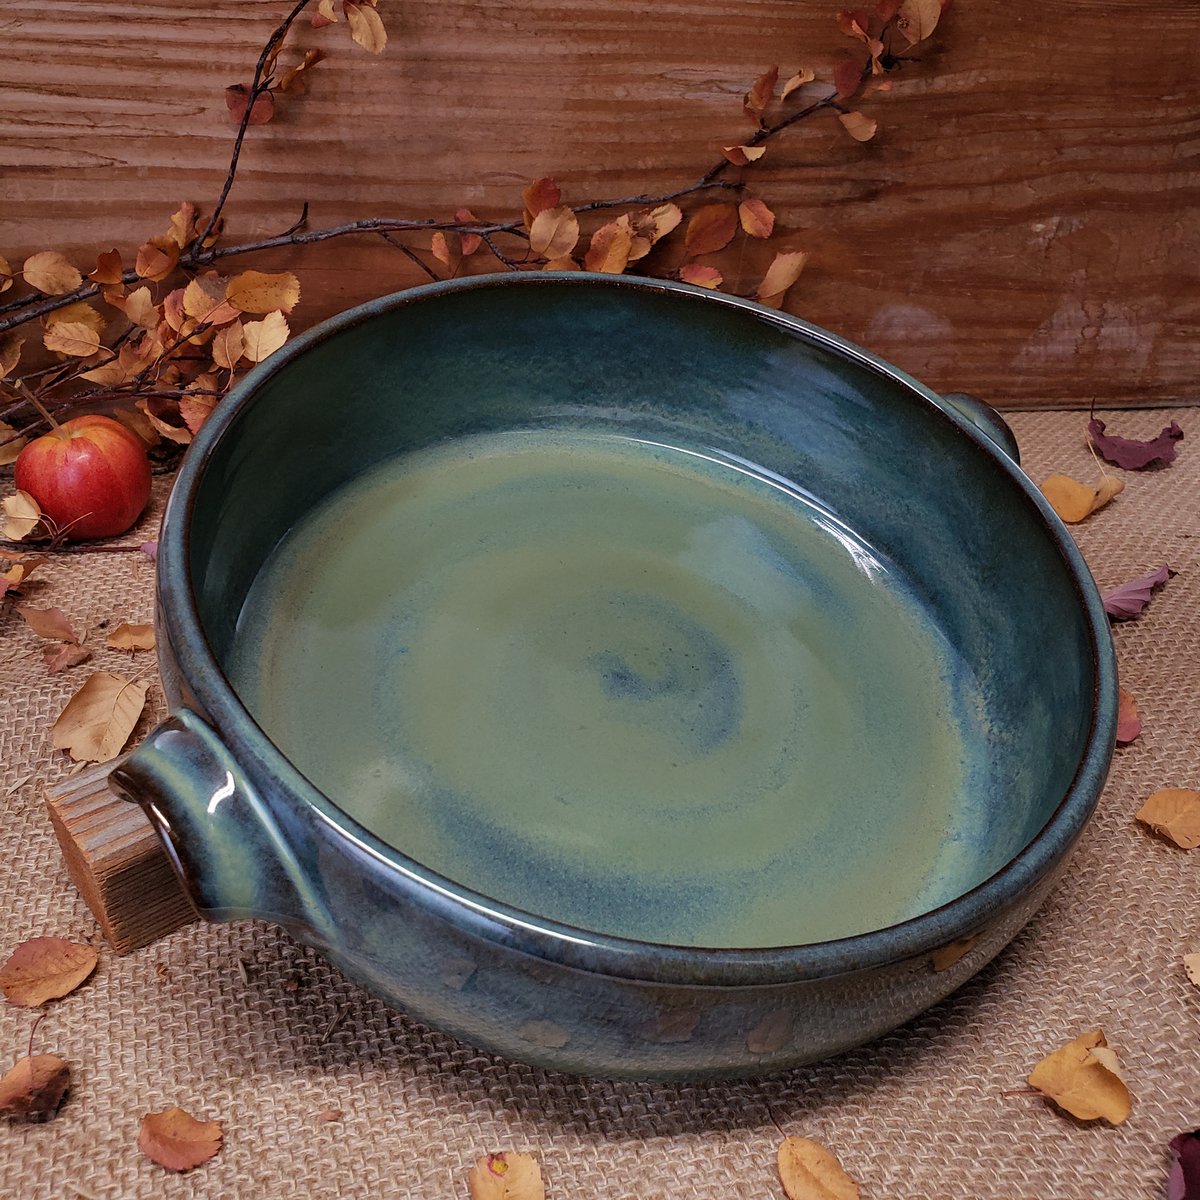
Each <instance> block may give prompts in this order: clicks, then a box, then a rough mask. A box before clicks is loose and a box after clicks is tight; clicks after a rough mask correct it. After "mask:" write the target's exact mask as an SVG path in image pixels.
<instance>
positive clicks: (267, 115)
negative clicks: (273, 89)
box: [225, 83, 275, 125]
mask: <svg viewBox="0 0 1200 1200" xmlns="http://www.w3.org/2000/svg"><path fill="white" fill-rule="evenodd" d="M249 103H250V89H249V87H247V86H246V84H244V83H231V84H230V85H229V87H227V88H226V89H225V107H226V108H227V109H229V119H230V121H232V122H233V123H234V124H235V125H240V124H241V123H242V117H244V116H245V114H246V105H247V104H249ZM274 116H275V97H274V96H273V95H271V93H270V92H260V93H259V96H258V99H257V100H255V101H254V107H253V108H252V109H251V110H250V120H249V122H248V123H249V124H250V125H266V124H267V122H268V121H270V120H271V119H272V118H273V117H274Z"/></svg>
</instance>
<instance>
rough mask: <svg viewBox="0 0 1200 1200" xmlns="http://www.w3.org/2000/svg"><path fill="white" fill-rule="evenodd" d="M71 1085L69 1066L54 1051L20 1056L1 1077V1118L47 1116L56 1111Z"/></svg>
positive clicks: (20, 1118)
mask: <svg viewBox="0 0 1200 1200" xmlns="http://www.w3.org/2000/svg"><path fill="white" fill-rule="evenodd" d="M70 1085H71V1068H70V1067H68V1066H67V1064H66V1063H65V1062H63V1060H62V1059H61V1058H59V1057H58V1056H57V1055H56V1054H33V1055H30V1056H29V1057H28V1058H19V1059H17V1061H16V1062H15V1063H14V1064H13V1066H12V1067H11V1068H10V1069H9V1070H8V1071H7V1072H6V1073H5V1075H4V1078H3V1079H0V1117H7V1118H8V1119H9V1120H10V1121H11V1120H17V1121H23V1120H25V1119H27V1118H29V1117H43V1118H44V1117H47V1116H49V1115H50V1114H51V1113H54V1112H57V1111H58V1106H59V1105H60V1104H61V1103H62V1100H63V1097H64V1096H65V1095H66V1094H67V1088H68V1087H70Z"/></svg>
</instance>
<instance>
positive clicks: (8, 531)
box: [0, 489, 42, 542]
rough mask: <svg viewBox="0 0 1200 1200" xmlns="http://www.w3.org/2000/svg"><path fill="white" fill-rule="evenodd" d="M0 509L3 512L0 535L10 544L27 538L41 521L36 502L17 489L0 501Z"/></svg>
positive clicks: (40, 512)
mask: <svg viewBox="0 0 1200 1200" xmlns="http://www.w3.org/2000/svg"><path fill="white" fill-rule="evenodd" d="M0 509H3V511H4V523H3V525H0V533H3V535H4V536H5V537H6V538H7V539H8V540H9V541H10V542H19V541H21V540H22V538H27V537H28V536H29V535H30V534H31V533H32V532H33V531H34V530H35V529H36V528H37V527H38V525H39V524H40V523H41V520H42V510H41V509H40V508H38V502H37V501H36V500H35V499H34V498H33V497H32V496H31V495H30V494H29V493H28V492H22V491H20V490H19V489H18V490H17V491H15V492H14V493H13V494H12V495H11V496H5V497H4V499H3V500H0Z"/></svg>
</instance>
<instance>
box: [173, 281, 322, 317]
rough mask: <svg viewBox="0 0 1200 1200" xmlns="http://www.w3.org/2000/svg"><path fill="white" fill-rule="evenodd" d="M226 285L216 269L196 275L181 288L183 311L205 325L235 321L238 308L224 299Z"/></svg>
mask: <svg viewBox="0 0 1200 1200" xmlns="http://www.w3.org/2000/svg"><path fill="white" fill-rule="evenodd" d="M226 285H227V281H226V280H225V279H223V278H222V277H221V276H220V275H218V274H217V273H216V271H206V272H205V273H204V274H203V275H198V276H197V277H196V278H195V279H193V280H192V281H191V282H190V283H189V284H188V285H187V287H185V288H184V289H183V297H182V301H183V311H184V312H185V313H187V315H188V316H189V317H192V318H193V319H194V320H196V321H200V322H202V323H204V324H206V325H227V324H228V323H229V322H230V321H236V320H237V319H238V310H237V308H235V307H234V306H233V305H232V304H231V303H230V302H229V301H228V300H226V299H225V289H226ZM298 287H299V285H297V296H299V290H298ZM272 307H276V306H275V305H272Z"/></svg>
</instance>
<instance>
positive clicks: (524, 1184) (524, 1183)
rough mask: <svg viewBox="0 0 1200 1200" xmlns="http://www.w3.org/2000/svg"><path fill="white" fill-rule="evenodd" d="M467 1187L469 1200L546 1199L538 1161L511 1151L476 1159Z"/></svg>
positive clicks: (528, 1155)
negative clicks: (469, 1191) (468, 1188)
mask: <svg viewBox="0 0 1200 1200" xmlns="http://www.w3.org/2000/svg"><path fill="white" fill-rule="evenodd" d="M467 1184H468V1186H469V1187H470V1189H471V1200H545V1196H546V1186H545V1184H544V1183H543V1182H542V1169H541V1167H539V1166H538V1161H537V1159H536V1158H534V1157H533V1155H531V1154H515V1153H513V1152H512V1151H511V1150H508V1151H503V1152H501V1153H500V1154H488V1155H485V1156H484V1157H483V1158H481V1159H479V1161H478V1162H476V1164H475V1165H474V1166H473V1167H472V1168H471V1173H470V1174H469V1175H468V1176H467Z"/></svg>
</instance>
